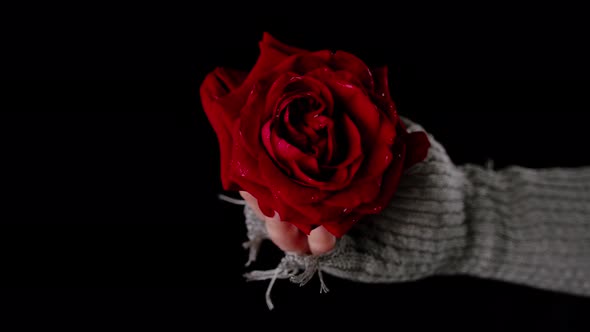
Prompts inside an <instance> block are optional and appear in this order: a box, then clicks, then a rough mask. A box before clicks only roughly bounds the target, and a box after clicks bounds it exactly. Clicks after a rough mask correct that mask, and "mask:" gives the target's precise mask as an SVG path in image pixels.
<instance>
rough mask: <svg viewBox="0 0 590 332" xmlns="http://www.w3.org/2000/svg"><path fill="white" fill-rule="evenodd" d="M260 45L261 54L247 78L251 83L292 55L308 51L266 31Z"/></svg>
mask: <svg viewBox="0 0 590 332" xmlns="http://www.w3.org/2000/svg"><path fill="white" fill-rule="evenodd" d="M258 45H259V47H260V55H259V56H258V60H257V61H256V64H255V65H254V67H253V68H252V70H251V71H250V73H249V74H248V77H247V78H246V82H248V83H250V84H251V83H254V82H256V81H257V80H258V79H259V78H260V77H261V76H263V75H265V74H266V73H267V72H269V71H271V70H272V69H273V68H274V67H275V66H277V65H278V64H279V63H281V62H283V61H284V60H285V59H287V58H289V57H290V56H291V55H294V54H298V53H305V52H307V51H306V50H303V49H300V48H297V47H292V46H288V45H286V44H284V43H281V42H280V41H278V40H276V39H275V38H274V37H272V36H271V35H270V34H268V33H264V35H263V36H262V41H261V42H260V43H259V44H258Z"/></svg>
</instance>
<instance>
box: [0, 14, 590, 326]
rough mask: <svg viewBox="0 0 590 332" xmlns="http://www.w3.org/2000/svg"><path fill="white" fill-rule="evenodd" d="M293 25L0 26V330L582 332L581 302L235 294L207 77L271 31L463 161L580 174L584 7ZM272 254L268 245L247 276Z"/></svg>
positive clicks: (475, 286) (421, 289)
mask: <svg viewBox="0 0 590 332" xmlns="http://www.w3.org/2000/svg"><path fill="white" fill-rule="evenodd" d="M170 7H172V6H170ZM228 7H230V8H231V10H230V9H229V8H228ZM297 7H298V8H297V9H293V10H287V11H281V12H280V13H273V14H270V13H264V12H262V11H258V12H257V14H250V13H249V12H246V11H242V8H237V7H233V6H229V4H226V6H224V5H221V6H218V7H217V8H213V7H212V8H205V7H203V8H192V7H190V8H189V7H186V8H174V9H172V8H162V7H161V6H153V7H149V6H146V5H143V6H137V7H128V8H122V7H121V6H112V7H106V6H98V5H97V6H94V7H93V6H88V7H84V8H82V7H79V6H78V7H76V6H73V5H67V6H66V5H63V6H61V5H59V4H51V5H50V6H49V5H48V6H45V7H39V6H31V7H29V8H10V9H6V10H4V11H3V15H4V16H6V17H5V19H4V20H3V21H2V22H3V23H2V24H3V27H2V28H3V29H2V31H3V32H2V57H3V58H4V60H3V61H2V66H1V67H0V75H1V78H2V79H3V80H2V81H1V82H0V90H1V92H0V97H1V100H2V102H1V104H2V105H1V107H2V108H1V110H2V118H1V119H0V121H1V122H0V127H1V128H0V135H1V136H2V137H1V138H2V140H1V142H2V143H1V145H0V146H1V148H2V151H1V155H2V157H1V158H2V159H1V161H2V164H3V166H4V167H3V168H4V171H3V176H2V185H1V186H2V191H4V192H5V195H4V198H3V199H2V211H3V213H2V215H3V216H2V226H1V227H0V279H1V281H2V283H1V286H2V289H1V290H0V302H1V303H2V304H3V305H4V307H5V308H4V310H2V311H0V317H1V318H2V319H0V322H2V323H0V324H4V322H7V321H8V319H9V318H12V319H13V320H15V321H16V322H17V323H18V325H19V326H20V327H21V328H26V327H27V326H29V325H30V324H41V325H45V326H49V325H51V324H54V323H56V324H60V325H65V326H70V327H74V328H75V329H81V330H87V329H88V328H89V327H96V328H99V329H104V328H109V329H114V328H124V329H126V330H127V329H133V328H137V327H138V326H139V325H147V326H155V325H157V326H161V328H160V329H165V330H177V329H178V328H179V327H181V326H182V327H185V328H189V329H196V328H198V327H199V326H202V325H203V324H206V323H213V324H216V326H218V327H226V326H230V325H232V324H238V325H241V326H242V327H243V328H249V327H253V328H263V329H272V330H279V329H284V328H292V329H310V328H312V329H315V327H317V326H318V325H317V324H318V323H319V324H324V325H326V326H327V327H329V328H342V327H353V328H357V327H358V328H363V329H364V328H372V327H373V326H377V325H379V326H383V325H384V328H386V329H387V330H394V329H401V330H409V329H416V328H418V329H420V328H425V327H429V328H445V329H446V328H466V329H467V328H469V329H475V330H480V329H486V328H490V329H502V330H504V329H506V328H508V329H509V328H514V327H519V328H526V329H527V330H530V329H536V330H575V329H576V328H579V329H580V330H587V329H588V327H589V326H590V323H588V320H587V313H588V312H590V302H588V299H584V298H581V297H575V296H571V295H565V294H557V293H553V292H548V291H543V290H537V289H532V288H528V287H524V286H517V285H511V284H506V283H502V282H498V281H491V280H480V279H476V278H469V277H433V278H429V279H426V280H423V281H418V282H414V283H402V284H395V285H364V284H356V283H350V282H346V281H342V280H339V279H336V278H331V277H328V278H327V283H328V286H329V287H330V289H331V290H332V291H331V292H330V293H329V294H326V295H320V294H318V291H319V285H318V282H317V280H315V279H314V281H313V282H311V283H310V284H309V285H308V286H306V287H303V288H299V287H297V286H295V285H291V284H289V283H287V282H279V283H277V285H276V286H275V289H274V291H273V298H274V300H275V301H274V302H275V304H276V306H277V308H276V309H275V311H274V312H270V313H269V312H268V310H267V308H266V305H265V302H264V291H265V289H266V283H265V282H257V283H246V282H245V281H244V280H243V279H242V277H241V275H242V273H243V272H245V271H246V269H245V268H244V267H243V264H244V262H245V261H246V253H245V252H244V251H243V249H242V247H241V243H242V242H243V241H244V240H245V239H246V238H245V227H244V226H243V223H242V220H243V218H242V215H241V208H240V207H238V206H233V205H229V204H226V203H223V202H220V201H218V200H217V198H216V196H217V194H218V193H219V192H220V191H221V186H220V181H219V161H218V150H217V149H218V147H217V142H216V138H215V135H214V133H213V131H212V129H211V128H210V126H209V124H208V123H207V120H206V118H205V116H204V113H203V111H202V108H201V105H200V101H199V98H198V87H199V85H200V82H201V81H202V79H203V78H204V75H205V74H206V73H208V72H209V71H211V70H212V69H213V68H215V67H216V66H222V65H223V66H229V67H235V68H241V69H246V70H247V69H248V68H250V66H251V65H252V64H253V63H254V61H255V60H256V57H257V55H258V50H257V42H258V40H259V39H260V38H261V36H262V32H263V31H269V32H271V33H272V34H274V35H275V36H276V37H278V38H279V39H281V40H284V41H285V42H288V43H291V44H293V45H296V46H300V47H303V48H309V49H319V48H330V49H342V50H346V51H349V52H353V53H355V54H357V55H358V56H360V57H361V58H362V59H364V60H365V61H366V62H367V63H368V64H370V65H382V64H387V65H388V66H389V67H390V75H391V77H390V79H391V80H392V93H393V96H394V99H395V101H396V103H397V104H398V108H399V110H400V112H401V113H402V114H403V115H405V116H408V117H410V118H412V119H413V120H415V121H417V122H419V123H421V124H422V125H423V126H424V127H425V128H426V129H427V130H429V131H430V132H431V133H433V134H434V135H435V137H436V138H437V139H438V140H439V141H440V142H442V143H443V144H444V145H445V146H446V148H447V150H448V152H449V154H450V155H451V157H452V159H453V160H454V161H455V162H456V163H458V164H462V163H477V164H483V163H484V162H485V161H486V160H487V159H493V160H494V162H495V165H496V167H497V168H501V167H504V166H506V165H509V164H518V165H523V166H527V167H535V168H536V167H552V166H582V165H590V154H589V153H588V148H587V146H586V145H587V143H588V130H587V123H588V122H587V120H588V116H587V115H588V108H589V101H588V91H589V90H588V88H589V87H590V81H588V79H589V78H590V66H589V65H588V63H587V59H588V53H587V52H585V51H584V50H585V45H584V44H585V41H586V39H587V38H586V37H587V33H586V25H585V22H584V18H583V17H577V16H576V15H575V13H579V11H577V10H576V9H575V8H571V9H564V10H557V9H555V8H551V7H547V8H538V7H535V8H526V10H522V11H517V10H516V9H515V8H492V7H490V8H481V9H480V8H467V7H457V8H450V7H445V8H444V11H443V10H442V8H432V7H430V8H419V10H412V11H411V15H410V12H408V11H401V10H400V11H396V10H391V11H385V10H383V8H381V7H378V6H375V7H370V8H368V9H364V8H363V9H357V8H352V9H351V10H350V11H349V12H347V13H341V12H339V11H338V10H335V9H334V8H332V10H331V11H325V12H324V11H321V12H320V11H319V10H318V9H317V8H316V7H310V6H306V5H303V4H301V5H299V6H297ZM335 8H338V7H335ZM349 9H350V8H349ZM286 13H287V14H286ZM279 257H280V255H279V252H278V250H276V249H275V248H274V247H272V245H270V244H266V245H265V246H264V247H263V254H262V257H261V258H260V260H259V262H258V263H257V265H256V266H255V267H256V268H263V269H264V268H272V267H274V266H275V265H276V263H277V262H278V259H279ZM115 322H117V323H115Z"/></svg>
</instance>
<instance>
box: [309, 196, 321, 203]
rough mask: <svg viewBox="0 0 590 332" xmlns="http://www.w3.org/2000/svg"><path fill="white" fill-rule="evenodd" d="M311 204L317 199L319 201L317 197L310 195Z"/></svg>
mask: <svg viewBox="0 0 590 332" xmlns="http://www.w3.org/2000/svg"><path fill="white" fill-rule="evenodd" d="M309 199H310V200H311V201H312V202H316V201H317V200H318V199H320V198H319V197H318V196H317V195H311V197H310V198H309Z"/></svg>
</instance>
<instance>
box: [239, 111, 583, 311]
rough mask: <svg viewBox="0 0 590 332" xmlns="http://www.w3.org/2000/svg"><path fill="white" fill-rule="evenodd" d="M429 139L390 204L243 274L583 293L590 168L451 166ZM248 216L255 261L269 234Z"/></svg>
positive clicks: (247, 212)
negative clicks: (311, 248) (318, 247)
mask: <svg viewBox="0 0 590 332" xmlns="http://www.w3.org/2000/svg"><path fill="white" fill-rule="evenodd" d="M404 121H406V123H407V124H408V126H409V128H408V129H409V130H410V131H416V130H423V129H422V128H421V127H420V126H418V125H416V124H413V123H411V122H410V121H408V120H405V119H404ZM429 139H430V142H431V148H430V150H429V152H428V156H427V158H426V159H425V160H424V161H423V162H421V163H419V164H417V165H415V166H413V167H412V168H410V169H409V170H408V171H407V172H406V173H405V174H404V176H403V177H402V180H401V183H400V186H399V189H398V191H397V193H396V195H395V196H394V198H393V200H392V201H391V203H390V204H389V206H388V207H387V208H386V209H384V211H383V212H382V213H381V214H379V215H374V216H370V217H367V218H365V219H363V220H362V221H361V222H359V223H358V224H357V225H355V227H353V229H351V231H350V232H349V233H348V234H346V235H345V236H344V237H342V238H341V239H340V240H339V241H338V242H337V245H336V248H335V249H334V250H333V251H332V252H331V253H329V254H326V255H323V256H319V257H314V256H307V257H300V256H295V255H290V254H287V255H286V256H285V258H284V259H283V260H282V262H281V263H280V264H279V267H278V268H277V269H276V270H273V271H253V272H250V273H249V274H247V277H248V278H249V279H254V280H257V279H272V281H273V282H274V279H277V278H291V281H293V282H298V283H305V282H307V281H308V280H309V279H310V278H311V277H312V276H313V275H314V274H315V273H316V271H317V272H319V275H320V278H321V277H322V272H326V273H329V274H331V275H334V276H338V277H341V278H344V279H348V280H353V281H359V282H369V283H375V282H378V283H389V282H398V281H408V280H416V279H420V278H423V277H427V276H431V275H453V274H464V275H472V276H477V277H482V278H491V279H497V280H503V281H507V282H513V283H518V284H523V285H528V286H532V287H537V288H543V289H548V290H555V291H562V292H567V293H571V294H578V295H585V296H590V167H586V168H571V169H567V168H555V169H526V168H522V167H509V168H506V169H503V170H499V171H493V170H491V169H486V168H482V167H480V166H475V165H465V166H455V165H454V164H453V163H452V162H451V160H450V158H449V157H448V155H447V153H446V151H445V150H444V148H443V147H442V145H441V144H440V143H438V142H437V141H436V140H434V138H433V137H432V136H431V135H429ZM245 215H246V224H247V227H248V237H249V239H250V242H249V243H248V245H249V247H250V249H251V252H250V253H251V260H253V259H255V256H256V250H257V247H258V244H259V243H260V241H261V240H262V239H264V238H266V237H267V236H266V233H265V229H264V225H263V224H262V222H261V221H260V220H258V219H257V217H256V215H255V214H254V213H253V212H252V210H251V209H250V208H249V207H248V206H246V208H245ZM271 287H272V283H271ZM322 290H327V288H325V285H324V284H323V278H322ZM269 291H270V288H269ZM268 296H269V293H267V301H268V302H269V306H270V307H272V304H271V303H270V299H269V298H268Z"/></svg>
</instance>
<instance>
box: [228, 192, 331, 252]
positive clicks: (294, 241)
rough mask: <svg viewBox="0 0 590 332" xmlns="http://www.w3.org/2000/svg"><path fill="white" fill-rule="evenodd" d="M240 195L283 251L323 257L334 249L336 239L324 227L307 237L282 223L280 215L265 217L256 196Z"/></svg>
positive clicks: (291, 226)
mask: <svg viewBox="0 0 590 332" xmlns="http://www.w3.org/2000/svg"><path fill="white" fill-rule="evenodd" d="M240 195H242V197H243V198H244V199H245V200H246V202H247V203H248V205H249V206H250V207H251V208H252V209H253V210H254V212H255V213H256V215H257V216H258V218H259V219H260V220H263V221H264V224H265V226H266V230H267V233H268V236H269V237H270V239H271V240H272V242H274V244H276V245H277V247H279V248H281V250H283V251H285V252H293V253H297V254H300V255H302V254H312V255H321V254H325V253H327V252H329V251H330V250H332V249H334V245H335V244H336V237H335V236H334V235H332V234H330V233H329V232H328V231H327V230H326V229H325V228H324V227H323V226H320V227H317V228H316V229H314V230H312V231H311V233H310V234H309V236H307V235H305V234H304V233H303V232H302V231H300V230H299V229H297V227H295V226H293V225H291V224H290V223H288V222H285V221H282V220H281V219H280V216H279V214H278V213H276V212H275V215H274V217H272V218H270V217H267V216H265V215H264V214H263V213H262V212H261V211H260V208H259V207H258V201H257V200H256V198H254V196H252V195H250V194H249V193H247V192H245V191H240Z"/></svg>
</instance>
